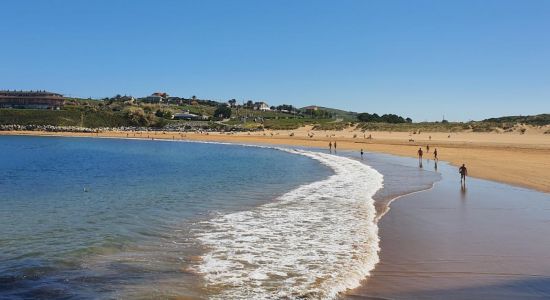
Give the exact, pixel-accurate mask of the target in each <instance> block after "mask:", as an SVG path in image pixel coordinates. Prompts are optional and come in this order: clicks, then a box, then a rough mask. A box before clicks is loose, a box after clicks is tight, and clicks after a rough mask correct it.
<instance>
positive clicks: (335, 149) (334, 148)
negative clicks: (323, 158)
mask: <svg viewBox="0 0 550 300" xmlns="http://www.w3.org/2000/svg"><path fill="white" fill-rule="evenodd" d="M334 153H336V141H334Z"/></svg>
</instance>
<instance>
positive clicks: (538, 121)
mask: <svg viewBox="0 0 550 300" xmlns="http://www.w3.org/2000/svg"><path fill="white" fill-rule="evenodd" d="M483 122H490V123H509V124H510V123H511V124H518V123H519V124H526V125H533V126H544V125H550V114H540V115H534V116H507V117H500V118H490V119H485V120H483Z"/></svg>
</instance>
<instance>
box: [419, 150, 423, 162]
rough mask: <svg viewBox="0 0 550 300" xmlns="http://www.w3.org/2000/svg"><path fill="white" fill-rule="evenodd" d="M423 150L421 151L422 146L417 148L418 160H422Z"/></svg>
mask: <svg viewBox="0 0 550 300" xmlns="http://www.w3.org/2000/svg"><path fill="white" fill-rule="evenodd" d="M423 154H424V152H423V151H422V147H420V148H418V161H419V162H422V155H423Z"/></svg>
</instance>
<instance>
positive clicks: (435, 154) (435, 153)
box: [434, 148, 438, 161]
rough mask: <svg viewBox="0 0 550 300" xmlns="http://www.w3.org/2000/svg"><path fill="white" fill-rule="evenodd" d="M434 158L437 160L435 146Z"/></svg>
mask: <svg viewBox="0 0 550 300" xmlns="http://www.w3.org/2000/svg"><path fill="white" fill-rule="evenodd" d="M434 160H436V161H437V160H438V159H437V148H435V150H434Z"/></svg>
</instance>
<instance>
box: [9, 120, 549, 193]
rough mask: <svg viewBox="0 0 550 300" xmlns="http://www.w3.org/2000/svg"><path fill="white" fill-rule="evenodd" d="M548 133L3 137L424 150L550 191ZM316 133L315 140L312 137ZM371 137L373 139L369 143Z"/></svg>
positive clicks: (304, 131)
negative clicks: (86, 137)
mask: <svg viewBox="0 0 550 300" xmlns="http://www.w3.org/2000/svg"><path fill="white" fill-rule="evenodd" d="M543 132H544V129H530V130H528V131H527V133H526V134H518V133H474V132H461V133H441V132H435V133H430V132H425V133H422V134H410V133H407V132H367V133H363V132H360V131H356V130H352V129H350V130H344V131H312V130H311V127H303V128H300V129H297V130H287V131H263V132H251V133H248V132H241V133H208V134H206V133H172V132H166V133H163V132H138V133H127V132H117V131H110V132H101V133H98V134H95V133H94V134H91V133H51V132H37V131H14V132H9V131H6V132H0V134H18V135H63V136H96V137H129V138H154V139H184V140H203V141H219V142H233V143H250V144H262V143H263V144H284V145H295V146H306V147H319V148H328V143H329V141H332V142H334V141H337V144H338V149H341V150H344V149H347V150H356V151H358V150H359V149H364V150H365V151H371V152H381V153H389V154H394V155H400V156H409V157H416V153H417V150H418V148H419V147H423V149H424V151H425V154H424V157H425V158H433V149H435V148H437V150H438V153H439V155H438V156H439V159H440V160H441V161H448V162H450V163H451V164H452V165H455V166H459V165H462V164H463V163H465V164H466V166H467V167H468V175H469V176H473V177H478V178H484V179H490V180H495V181H499V182H504V183H509V184H513V185H517V186H522V187H528V188H532V189H537V190H539V191H543V192H550V171H549V170H550V134H544V133H543ZM311 134H313V137H309V136H310V135H311ZM291 135H292V136H291ZM369 135H371V136H372V139H368V136H369ZM449 135H450V137H449ZM354 136H355V137H354ZM430 137H431V139H430ZM409 139H414V142H409ZM426 145H430V151H429V152H427V151H426V148H425V146H426Z"/></svg>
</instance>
